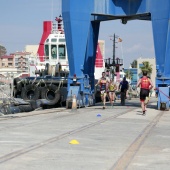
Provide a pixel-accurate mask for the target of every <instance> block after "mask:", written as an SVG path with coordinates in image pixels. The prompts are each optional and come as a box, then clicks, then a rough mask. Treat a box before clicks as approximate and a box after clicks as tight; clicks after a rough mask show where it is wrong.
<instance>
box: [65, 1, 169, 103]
mask: <svg viewBox="0 0 170 170" xmlns="http://www.w3.org/2000/svg"><path fill="white" fill-rule="evenodd" d="M62 14H63V19H64V29H65V35H66V43H67V51H68V60H69V66H70V76H73V75H74V74H76V75H77V76H79V77H82V79H81V78H80V80H79V83H80V91H81V92H85V93H90V89H89V90H87V89H85V88H84V85H83V84H84V83H85V84H86V85H88V77H89V79H90V83H91V84H92V86H91V87H92V88H91V89H92V90H93V84H94V83H93V80H94V78H93V77H94V61H95V52H96V47H97V40H98V31H99V26H100V22H101V21H107V20H115V19H121V20H122V23H124V24H126V23H127V22H128V20H135V19H139V20H148V21H152V26H153V37H154V45H155V55H156V68H157V77H156V87H162V88H163V87H165V90H164V89H162V90H163V91H164V92H165V93H166V94H165V95H168V96H169V90H167V87H168V86H170V67H169V63H170V56H169V54H170V37H169V36H170V26H169V18H170V1H169V0H163V1H162V0H126V1H125V0H84V1H80V0H63V1H62ZM85 76H86V78H84V77H85ZM86 80H87V81H86ZM84 81H86V82H84ZM68 82H69V83H68V87H69V86H70V84H71V80H69V81H68ZM158 93H159V91H158ZM158 96H161V95H158ZM158 102H161V100H158ZM159 105H161V103H159Z"/></svg>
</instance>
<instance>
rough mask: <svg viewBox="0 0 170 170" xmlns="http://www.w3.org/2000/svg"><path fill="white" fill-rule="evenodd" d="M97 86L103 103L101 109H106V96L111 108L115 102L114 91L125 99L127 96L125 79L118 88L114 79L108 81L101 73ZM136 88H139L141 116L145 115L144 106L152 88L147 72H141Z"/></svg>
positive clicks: (127, 84)
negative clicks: (123, 95) (122, 94)
mask: <svg viewBox="0 0 170 170" xmlns="http://www.w3.org/2000/svg"><path fill="white" fill-rule="evenodd" d="M97 85H100V93H101V99H102V102H103V109H105V108H106V96H107V95H108V96H109V101H110V104H111V107H113V102H114V100H115V96H116V95H115V91H116V90H120V92H121V93H124V94H125V98H126V96H127V91H128V89H129V83H128V81H127V80H126V77H124V78H123V80H122V81H121V82H120V84H119V86H118V87H117V85H116V83H115V82H114V79H109V78H108V77H106V73H105V72H102V77H101V78H100V79H99V80H98V82H97V84H96V86H97ZM137 87H140V102H141V108H142V114H143V115H145V113H146V106H147V104H148V101H149V93H150V91H151V90H152V88H153V83H152V81H151V79H150V77H148V76H147V72H146V71H143V76H142V77H141V78H140V79H139V81H138V83H137Z"/></svg>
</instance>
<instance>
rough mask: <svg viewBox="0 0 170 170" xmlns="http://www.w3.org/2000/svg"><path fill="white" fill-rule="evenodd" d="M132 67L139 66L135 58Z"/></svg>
mask: <svg viewBox="0 0 170 170" xmlns="http://www.w3.org/2000/svg"><path fill="white" fill-rule="evenodd" d="M131 67H132V68H137V60H134V61H133V62H132V63H131Z"/></svg>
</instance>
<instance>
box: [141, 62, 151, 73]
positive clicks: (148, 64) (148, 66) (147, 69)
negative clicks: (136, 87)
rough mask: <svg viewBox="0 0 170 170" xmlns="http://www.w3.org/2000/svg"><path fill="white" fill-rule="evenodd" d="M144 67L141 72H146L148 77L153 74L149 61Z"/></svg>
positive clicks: (144, 63)
mask: <svg viewBox="0 0 170 170" xmlns="http://www.w3.org/2000/svg"><path fill="white" fill-rule="evenodd" d="M142 64H143V66H141V67H140V69H141V72H143V71H146V72H147V73H148V76H150V75H151V74H152V64H150V63H149V61H143V62H142Z"/></svg>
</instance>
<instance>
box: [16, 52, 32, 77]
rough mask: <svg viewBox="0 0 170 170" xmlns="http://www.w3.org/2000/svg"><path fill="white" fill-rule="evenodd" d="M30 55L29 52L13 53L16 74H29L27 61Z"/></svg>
mask: <svg viewBox="0 0 170 170" xmlns="http://www.w3.org/2000/svg"><path fill="white" fill-rule="evenodd" d="M30 55H31V53H29V52H16V53H14V59H15V61H14V66H15V68H17V72H18V74H21V73H23V74H25V73H27V74H28V73H29V61H30V60H29V59H30Z"/></svg>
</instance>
